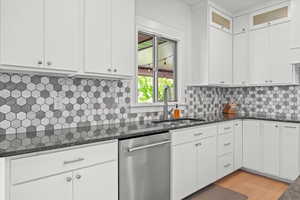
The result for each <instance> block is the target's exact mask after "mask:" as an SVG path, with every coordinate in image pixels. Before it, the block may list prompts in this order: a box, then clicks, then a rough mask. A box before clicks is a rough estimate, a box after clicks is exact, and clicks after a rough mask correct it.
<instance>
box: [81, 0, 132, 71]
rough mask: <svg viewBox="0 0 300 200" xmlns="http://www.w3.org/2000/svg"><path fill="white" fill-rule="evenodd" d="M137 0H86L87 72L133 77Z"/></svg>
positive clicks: (85, 69)
mask: <svg viewBox="0 0 300 200" xmlns="http://www.w3.org/2000/svg"><path fill="white" fill-rule="evenodd" d="M134 59H135V1H134V0H103V1H96V0H85V68H84V71H85V72H87V73H93V74H94V73H96V74H108V75H110V76H114V75H117V76H133V74H134V69H135V64H134V63H135V62H134Z"/></svg>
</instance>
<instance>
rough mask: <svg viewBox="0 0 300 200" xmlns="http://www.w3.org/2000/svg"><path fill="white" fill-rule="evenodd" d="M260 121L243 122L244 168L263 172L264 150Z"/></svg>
mask: <svg viewBox="0 0 300 200" xmlns="http://www.w3.org/2000/svg"><path fill="white" fill-rule="evenodd" d="M261 139H262V137H261V134H260V123H259V121H254V120H253V121H252V120H249V121H248V120H247V121H244V122H243V166H244V167H246V168H248V169H252V170H256V171H261V169H262V148H261V145H262V143H261Z"/></svg>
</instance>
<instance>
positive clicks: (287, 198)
mask: <svg viewBox="0 0 300 200" xmlns="http://www.w3.org/2000/svg"><path fill="white" fill-rule="evenodd" d="M298 199H300V177H299V178H298V179H297V180H296V181H295V182H294V183H292V184H291V185H290V186H289V188H288V189H287V191H285V193H284V194H283V195H282V196H281V197H280V198H279V200H298Z"/></svg>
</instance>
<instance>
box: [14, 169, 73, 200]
mask: <svg viewBox="0 0 300 200" xmlns="http://www.w3.org/2000/svg"><path fill="white" fill-rule="evenodd" d="M67 178H71V179H70V181H69V182H68V181H67ZM41 199H43V200H72V173H67V174H61V175H57V176H51V177H48V178H43V179H40V180H37V181H32V182H28V183H24V184H20V185H14V186H12V191H11V200H41Z"/></svg>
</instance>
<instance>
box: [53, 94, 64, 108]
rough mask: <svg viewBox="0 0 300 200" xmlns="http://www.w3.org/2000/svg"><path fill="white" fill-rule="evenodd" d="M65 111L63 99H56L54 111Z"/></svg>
mask: <svg viewBox="0 0 300 200" xmlns="http://www.w3.org/2000/svg"><path fill="white" fill-rule="evenodd" d="M61 109H63V99H62V98H61V97H55V98H54V110H61Z"/></svg>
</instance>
